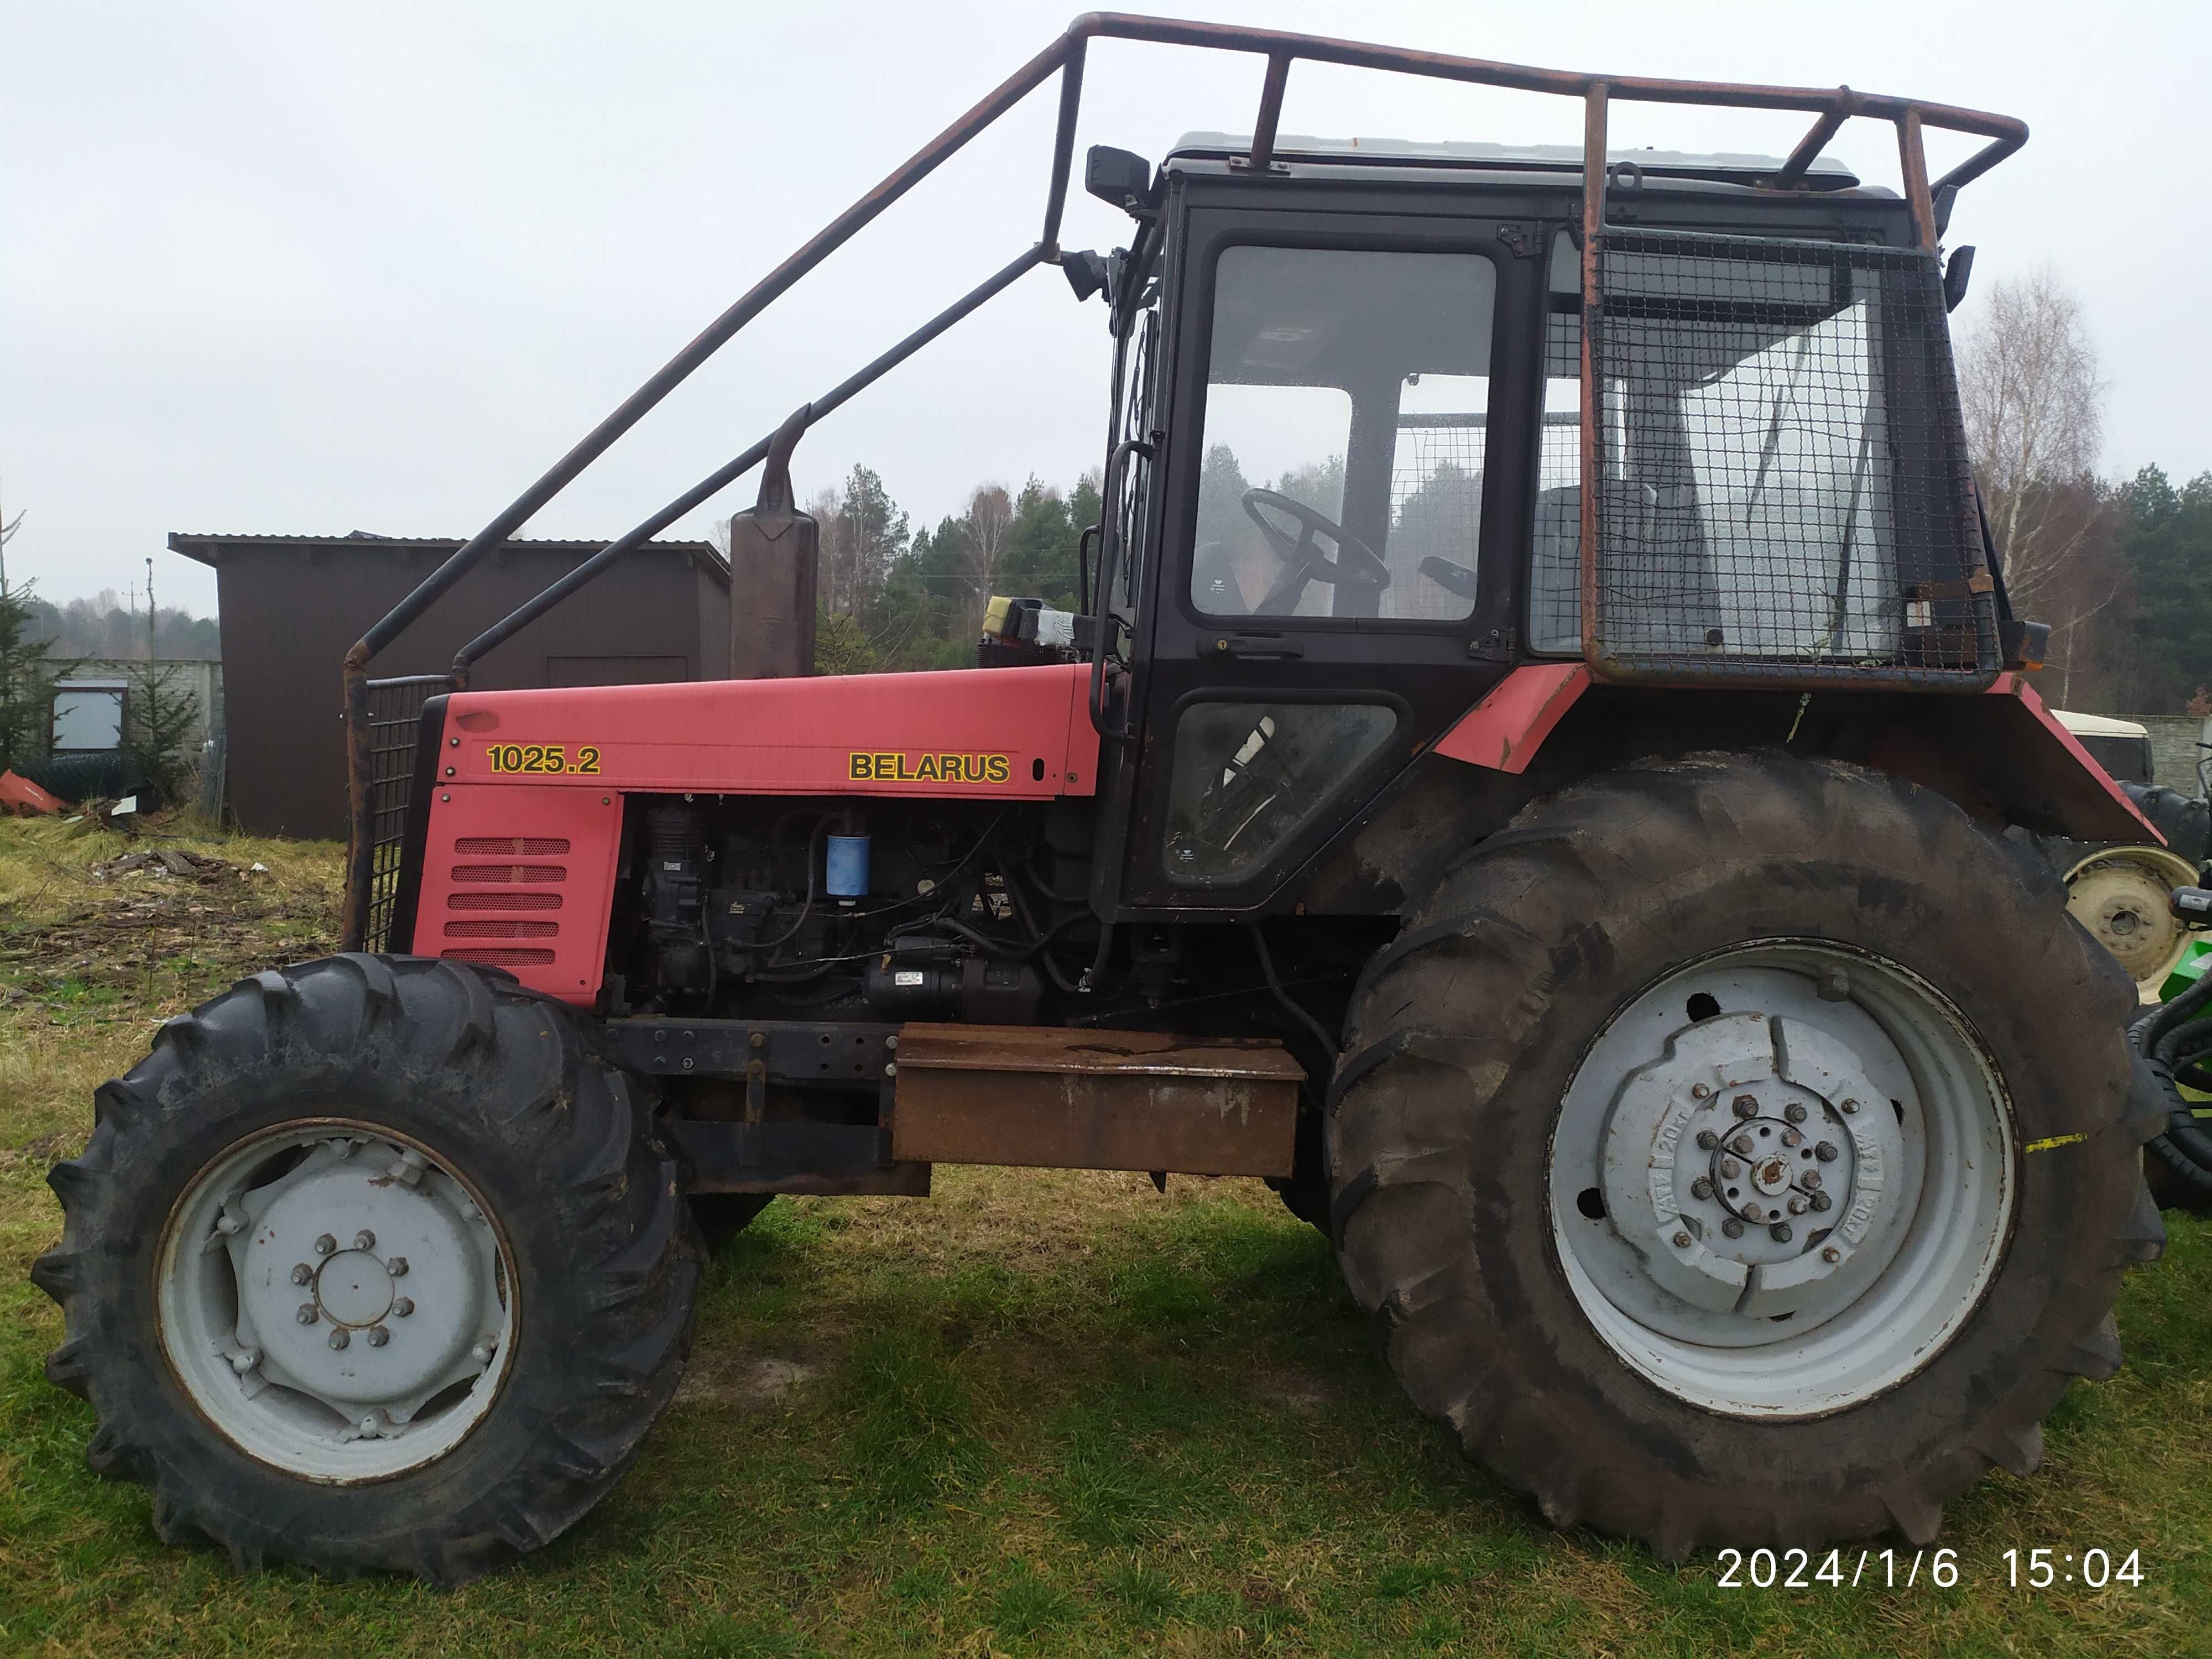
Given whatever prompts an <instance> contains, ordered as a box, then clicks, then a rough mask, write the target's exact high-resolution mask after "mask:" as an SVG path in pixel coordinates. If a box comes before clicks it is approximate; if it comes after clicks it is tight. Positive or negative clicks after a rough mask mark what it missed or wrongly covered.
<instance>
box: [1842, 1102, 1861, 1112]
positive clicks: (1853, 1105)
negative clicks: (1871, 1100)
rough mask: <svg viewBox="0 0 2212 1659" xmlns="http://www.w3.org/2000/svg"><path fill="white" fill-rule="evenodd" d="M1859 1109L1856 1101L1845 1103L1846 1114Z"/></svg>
mask: <svg viewBox="0 0 2212 1659" xmlns="http://www.w3.org/2000/svg"><path fill="white" fill-rule="evenodd" d="M1858 1109H1859V1103H1858V1102H1857V1101H1856V1100H1847V1101H1845V1102H1844V1112H1845V1113H1846V1114H1848V1113H1851V1112H1856V1111H1857V1110H1858Z"/></svg>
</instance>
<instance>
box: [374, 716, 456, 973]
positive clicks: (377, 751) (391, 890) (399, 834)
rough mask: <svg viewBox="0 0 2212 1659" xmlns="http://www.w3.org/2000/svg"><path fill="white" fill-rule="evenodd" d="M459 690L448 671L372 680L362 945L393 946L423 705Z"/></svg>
mask: <svg viewBox="0 0 2212 1659" xmlns="http://www.w3.org/2000/svg"><path fill="white" fill-rule="evenodd" d="M450 690H453V682H452V681H451V680H448V679H447V678H445V677H444V676H442V675H410V676H409V677H408V678H404V679H392V680H371V681H370V682H369V683H368V800H369V816H368V836H369V866H368V908H367V911H366V912H365V914H366V915H367V917H368V921H367V926H366V927H365V928H364V930H363V939H362V949H363V950H364V951H384V950H388V949H390V948H391V942H392V907H393V905H394V903H395V902H397V901H398V896H399V859H400V853H401V849H402V845H403V843H404V842H405V840H406V836H407V808H408V805H409V798H410V796H411V795H412V794H413V793H414V787H415V750H416V744H417V741H418V739H419V738H420V736H421V734H422V705H423V704H424V703H426V702H428V701H429V700H430V699H431V698H432V697H434V696H441V695H442V694H443V693H445V692H447V691H450Z"/></svg>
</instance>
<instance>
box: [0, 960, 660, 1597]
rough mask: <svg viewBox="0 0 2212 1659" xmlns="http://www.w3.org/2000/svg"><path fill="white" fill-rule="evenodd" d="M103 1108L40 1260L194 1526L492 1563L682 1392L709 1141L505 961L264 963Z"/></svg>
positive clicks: (138, 1459)
mask: <svg viewBox="0 0 2212 1659" xmlns="http://www.w3.org/2000/svg"><path fill="white" fill-rule="evenodd" d="M95 1107H96V1126H95V1127H94V1131H93V1134H92V1139H91V1141H90V1143H89V1144H88V1146H87V1147H86V1149H85V1152H84V1154H83V1156H82V1157H81V1158H76V1159H73V1160H71V1161H70V1162H68V1163H64V1164H58V1165H57V1166H56V1168H55V1169H54V1170H53V1172H52V1177H51V1178H52V1184H53V1187H54V1189H55V1191H56V1192H57V1193H58V1194H60V1196H61V1200H62V1204H63V1207H64V1212H65V1214H66V1218H67V1225H66V1228H65V1230H64V1234H63V1237H62V1242H61V1243H60V1245H59V1246H58V1248H56V1249H53V1250H52V1251H51V1252H49V1253H48V1254H47V1255H45V1256H43V1257H41V1258H40V1261H39V1262H38V1264H37V1265H36V1267H34V1268H33V1275H32V1276H33V1279H35V1280H36V1282H37V1283H38V1284H39V1285H40V1286H41V1287H42V1288H44V1289H45V1290H46V1291H47V1292H48V1294H50V1295H52V1297H54V1299H55V1300H56V1301H57V1302H58V1303H60V1304H61V1305H62V1308H63V1310H64V1316H65V1326H66V1337H65V1340H64V1342H63V1344H62V1346H60V1347H58V1348H57V1349H56V1350H55V1351H54V1352H52V1354H51V1355H50V1356H49V1357H48V1358H47V1361H46V1373H47V1376H49V1377H50V1378H52V1381H54V1382H55V1383H58V1384H59V1385H60V1386H62V1387H64V1388H67V1389H71V1390H72V1391H74V1392H76V1393H77V1394H80V1395H85V1396H86V1397H87V1398H88V1399H89V1400H90V1401H92V1403H93V1405H94V1407H95V1408H96V1410H97V1411H98V1413H99V1416H100V1426H99V1428H98V1430H97V1431H96V1432H95V1433H94V1436H93V1438H92V1443H91V1446H90V1449H89V1450H88V1460H89V1461H90V1462H91V1463H92V1466H93V1467H94V1468H95V1469H98V1470H100V1472H101V1473H103V1474H114V1475H118V1476H122V1477H124V1478H126V1479H130V1480H137V1481H140V1482H143V1484H145V1485H146V1486H150V1487H152V1488H153V1493H154V1525H155V1529H156V1530H157V1531H158V1532H159V1533H160V1534H161V1536H162V1538H164V1539H165V1540H167V1541H170V1542H180V1541H184V1540H185V1539H186V1538H187V1537H188V1536H190V1535H191V1534H204V1536H206V1537H208V1538H210V1539H211V1540H213V1541H215V1542H216V1543H218V1544H221V1545H222V1546H223V1547H225V1548H227V1549H228V1551H229V1552H230V1553H231V1555H232V1557H233V1559H234V1560H235V1561H236V1562H237V1564H238V1565H240V1567H241V1568H246V1567H253V1566H258V1565H261V1564H262V1563H264V1562H265V1561H272V1560H290V1561H297V1562H300V1563H302V1564H304V1565H307V1566H309V1567H312V1568H314V1569H315V1570H317V1571H322V1572H325V1573H331V1574H336V1575H340V1576H350V1575H352V1574H355V1573H358V1572H362V1571H392V1572H400V1573H409V1574H412V1575H414V1576H416V1577H421V1578H424V1579H428V1580H429V1581H431V1582H432V1583H439V1584H454V1583H461V1582H463V1581H465V1580H466V1579H468V1578H471V1577H475V1576H476V1575H477V1574H478V1573H481V1572H483V1571H485V1570H486V1569H488V1568H490V1567H492V1566H495V1565H499V1564H501V1563H502V1562H504V1561H507V1560H508V1559H512V1558H513V1557H514V1556H516V1555H519V1554H521V1553H526V1552H527V1551H530V1550H533V1549H536V1548H538V1547H540V1546H541V1545H543V1544H544V1543H546V1542H548V1541H550V1540H551V1539H553V1538H554V1537H556V1536H557V1535H558V1534H560V1533H561V1532H562V1531H563V1530H564V1529H565V1528H568V1527H569V1526H570V1525H572V1524H574V1522H575V1521H577V1520H578V1519H579V1518H580V1516H582V1515H583V1514H584V1513H585V1511H586V1510H589V1509H590V1508H591V1507H592V1504H595V1503H596V1502H598V1501H599V1498H602V1497H603V1496H605V1493H606V1492H607V1491H608V1490H609V1489H610V1488H611V1486H613V1485H614V1483H615V1481H616V1480H617V1479H618V1478H619V1477H620V1475H621V1474H622V1473H623V1470H624V1469H626V1468H628V1467H629V1463H630V1462H631V1461H632V1460H633V1459H634V1458H635V1456H636V1455H637V1452H638V1449H639V1447H640V1445H641V1443H642V1441H643V1439H644V1437H645V1434H646V1431H647V1429H649V1428H650V1427H651V1426H652V1425H653V1421H654V1419H656V1418H658V1417H659V1414H660V1412H661V1410H662V1409H663V1408H664V1407H665V1406H666V1405H667V1404H668V1401H669V1400H670V1398H671V1396H672V1395H673V1394H674V1392H675V1388H676V1383H677V1380H678V1376H680V1375H681V1373H682V1370H683V1366H684V1357H685V1353H686V1351H687V1348H688V1346H689V1343H690V1320H691V1300H692V1292H693V1290H694V1287H695V1285H696V1279H697V1276H698V1253H697V1249H696V1244H695V1243H694V1240H693V1237H692V1234H691V1231H690V1221H689V1218H688V1215H687V1213H686V1212H685V1210H684V1204H683V1200H681V1198H680V1197H679V1196H678V1188H677V1170H676V1164H675V1163H674V1161H673V1160H672V1159H671V1158H670V1157H669V1156H668V1154H667V1153H666V1152H665V1151H664V1150H663V1148H662V1147H661V1146H659V1144H658V1143H657V1142H656V1141H655V1140H654V1139H653V1138H652V1136H651V1133H650V1129H649V1126H648V1124H647V1120H646V1118H645V1116H644V1115H643V1114H642V1113H640V1112H637V1111H635V1110H634V1109H633V1107H632V1104H631V1099H630V1094H629V1086H628V1085H627V1083H626V1082H625V1080H624V1079H623V1076H622V1074H621V1073H619V1072H617V1071H615V1070H613V1069H611V1067H608V1066H605V1065H603V1064H602V1063H600V1062H599V1061H598V1060H593V1059H592V1058H591V1057H590V1056H589V1055H588V1054H586V1051H585V1049H584V1047H583V1045H582V1043H581V1042H580V1040H579V1035H578V1032H577V1030H576V1028H575V1025H574V1022H573V1020H572V1019H571V1018H570V1017H569V1015H568V1012H567V1011H566V1010H565V1009H562V1007H560V1006H558V1005H556V1004H554V1003H551V1002H550V1001H548V1000H544V999H543V998H540V997H538V996H535V995H532V994H528V993H526V992H524V991H522V990H521V989H520V987H518V986H516V985H515V983H514V982H513V980H511V979H509V978H507V976H506V975H492V974H489V973H485V972H482V971H479V970H477V969H471V968H467V967H464V966H460V965H458V964H455V963H438V962H429V961H423V960H419V959H398V960H388V959H386V958H383V957H370V956H349V957H333V958H331V959H329V960H326V961H322V962H314V963H307V964H305V965H303V966H300V967H295V968H289V969H285V970H283V972H281V973H276V972H271V973H264V974H260V975H256V976H255V977H254V978H252V979H250V980H244V981H240V983H239V984H238V985H237V986H236V987H234V989H232V990H231V991H230V992H228V994H225V995H223V996H221V997H218V998H217V999H216V1000H214V1001H212V1002H210V1003H207V1004H205V1005H204V1006H201V1007H200V1008H197V1009H196V1010H194V1011H193V1012H191V1013H190V1014H188V1015H185V1016H183V1017H181V1018H177V1019H173V1020H171V1021H170V1022H169V1023H168V1024H166V1025H165V1026H163V1027H162V1028H161V1032H160V1034H159V1035H158V1036H156V1037H155V1043H154V1048H153V1052H152V1053H151V1054H149V1055H148V1056H147V1058H146V1059H145V1060H142V1061H141V1062H140V1063H139V1064H138V1065H137V1066H135V1067H134V1068H132V1070H131V1073H130V1074H129V1075H128V1076H127V1077H125V1078H122V1079H118V1080H117V1081H114V1082H112V1083H108V1084H106V1085H103V1086H102V1087H101V1088H100V1091H99V1093H98V1095H97V1097H96V1099H95ZM407 1255H412V1256H413V1257H414V1258H415V1259H414V1260H413V1261H411V1262H410V1261H407V1260H405V1257H406V1256H407ZM333 1273H336V1274H337V1277H336V1278H333V1277H332V1275H333ZM295 1303H296V1304H297V1307H296V1309H295V1306H294V1304H295ZM418 1303H419V1306H418V1305H417V1304H418ZM295 1313H296V1316H297V1317H296V1322H295V1318H294V1316H295Z"/></svg>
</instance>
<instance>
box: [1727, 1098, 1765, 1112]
mask: <svg viewBox="0 0 2212 1659" xmlns="http://www.w3.org/2000/svg"><path fill="white" fill-rule="evenodd" d="M1729 1107H1730V1108H1731V1109H1733V1110H1734V1111H1735V1115H1737V1116H1738V1117H1757V1116H1758V1115H1759V1097H1758V1096H1756V1095H1738V1096H1737V1097H1735V1099H1734V1100H1732V1101H1730V1102H1729Z"/></svg>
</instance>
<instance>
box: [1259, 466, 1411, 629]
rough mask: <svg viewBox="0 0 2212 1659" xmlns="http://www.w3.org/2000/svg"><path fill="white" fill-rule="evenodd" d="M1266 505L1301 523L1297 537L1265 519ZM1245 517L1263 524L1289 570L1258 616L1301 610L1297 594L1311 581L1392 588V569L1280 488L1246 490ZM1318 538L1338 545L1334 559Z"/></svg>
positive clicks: (1339, 527) (1269, 542) (1261, 605)
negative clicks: (1319, 545)
mask: <svg viewBox="0 0 2212 1659" xmlns="http://www.w3.org/2000/svg"><path fill="white" fill-rule="evenodd" d="M1261 507H1273V508H1274V509H1275V511H1277V512H1279V513H1286V514H1288V515H1289V516H1290V517H1291V518H1293V519H1295V520H1297V522H1298V533H1297V536H1296V537H1295V538H1293V537H1292V536H1291V535H1290V533H1289V532H1286V531H1285V530H1284V529H1283V527H1282V526H1279V525H1278V524H1276V523H1275V522H1274V521H1273V520H1270V519H1267V518H1266V517H1264V516H1263V515H1262V514H1261V511H1260V509H1261ZM1244 513H1245V516H1246V517H1247V518H1249V519H1250V520H1252V522H1253V523H1254V524H1255V525H1258V526H1260V532H1261V534H1262V535H1264V536H1265V537H1266V538H1267V545H1268V546H1269V547H1271V548H1273V550H1274V552H1275V556H1276V557H1277V558H1279V559H1280V560H1282V562H1283V563H1284V565H1285V569H1284V571H1283V574H1281V575H1279V576H1278V577H1276V578H1275V581H1274V585H1273V586H1271V587H1270V588H1268V590H1267V597H1266V598H1264V599H1261V601H1260V603H1259V605H1258V606H1257V607H1256V608H1255V611H1254V614H1255V616H1261V617H1282V616H1287V615H1289V614H1290V612H1291V611H1293V610H1294V609H1296V608H1297V602H1298V595H1299V594H1301V593H1302V592H1304V591H1305V586H1306V584H1307V582H1309V581H1324V582H1330V583H1343V582H1360V583H1364V584H1365V585H1366V586H1370V587H1372V588H1373V589H1374V590H1375V591H1376V592H1378V593H1380V592H1382V591H1383V589H1384V588H1386V587H1388V586H1390V567H1389V565H1387V564H1385V563H1383V561H1382V560H1380V559H1378V558H1376V556H1375V550H1374V549H1372V548H1370V547H1369V546H1368V545H1367V544H1366V543H1364V542H1363V541H1361V540H1360V539H1359V538H1358V537H1356V536H1354V535H1352V532H1349V531H1347V530H1346V528H1345V527H1344V526H1342V525H1340V524H1339V523H1337V522H1336V521H1335V520H1334V519H1330V518H1328V517H1325V516H1324V515H1323V514H1322V513H1317V512H1316V511H1315V510H1314V509H1313V508H1312V507H1308V506H1307V505H1306V504H1305V503H1304V501H1299V500H1298V499H1297V497H1295V496H1291V495H1284V494H1283V493H1282V492H1281V491H1280V490H1279V489H1248V490H1246V491H1245V492H1244ZM1316 538H1327V539H1328V540H1329V541H1332V542H1334V543H1335V544H1336V556H1335V557H1334V558H1333V559H1332V558H1327V557H1324V556H1322V551H1321V550H1320V548H1319V547H1317V546H1316V545H1315V541H1316Z"/></svg>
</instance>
